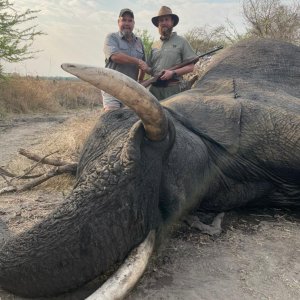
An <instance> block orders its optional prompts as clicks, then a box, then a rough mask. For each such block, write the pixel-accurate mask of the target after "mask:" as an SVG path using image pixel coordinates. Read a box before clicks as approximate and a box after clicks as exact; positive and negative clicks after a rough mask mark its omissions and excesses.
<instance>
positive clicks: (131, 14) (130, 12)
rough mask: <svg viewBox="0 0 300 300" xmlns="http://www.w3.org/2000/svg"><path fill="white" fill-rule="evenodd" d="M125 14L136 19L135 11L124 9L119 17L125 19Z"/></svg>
mask: <svg viewBox="0 0 300 300" xmlns="http://www.w3.org/2000/svg"><path fill="white" fill-rule="evenodd" d="M124 14H129V15H130V16H131V17H132V18H133V19H134V14H133V11H132V10H131V9H129V8H123V9H121V11H120V14H119V17H123V15H124Z"/></svg>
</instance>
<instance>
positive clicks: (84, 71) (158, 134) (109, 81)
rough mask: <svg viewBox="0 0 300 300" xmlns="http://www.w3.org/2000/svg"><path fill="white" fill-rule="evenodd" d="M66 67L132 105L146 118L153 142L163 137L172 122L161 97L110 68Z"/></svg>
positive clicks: (74, 65)
mask: <svg viewBox="0 0 300 300" xmlns="http://www.w3.org/2000/svg"><path fill="white" fill-rule="evenodd" d="M61 67H62V69H63V70H65V71H66V72H69V73H71V74H73V75H75V76H77V77H78V78H80V79H82V80H84V81H87V82H89V83H90V84H92V85H94V86H95V87H97V88H99V89H101V90H103V91H105V92H107V93H108V94H110V95H112V96H114V97H116V98H117V99H119V100H120V101H122V102H123V103H124V104H125V105H127V106H128V107H130V108H131V109H132V110H133V111H134V112H135V113H136V114H137V115H138V116H139V117H140V119H141V120H142V122H143V125H144V128H145V131H146V135H147V137H148V139H150V140H152V141H161V140H163V139H164V138H165V137H166V135H167V132H168V121H167V118H166V116H165V113H164V110H163V108H162V106H161V105H160V103H159V102H158V100H157V99H156V98H155V97H154V96H153V95H152V94H151V93H150V92H149V91H148V90H147V89H146V88H144V87H143V86H142V85H141V84H139V83H137V82H136V81H135V80H133V79H131V78H130V77H128V76H126V75H124V74H122V73H120V72H117V71H115V70H111V69H107V68H96V67H89V66H84V65H78V64H68V63H66V64H62V65H61Z"/></svg>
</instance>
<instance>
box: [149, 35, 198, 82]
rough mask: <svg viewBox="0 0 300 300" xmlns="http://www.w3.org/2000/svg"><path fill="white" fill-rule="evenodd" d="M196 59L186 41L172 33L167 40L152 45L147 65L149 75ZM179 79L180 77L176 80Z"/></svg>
mask: <svg viewBox="0 0 300 300" xmlns="http://www.w3.org/2000/svg"><path fill="white" fill-rule="evenodd" d="M196 57H197V55H196V54H195V52H194V50H193V49H192V47H191V46H190V44H189V43H188V41H187V40H186V39H185V38H183V37H181V36H179V35H177V34H176V32H173V33H172V35H171V37H170V38H169V39H168V40H159V41H158V42H156V43H154V44H153V46H152V49H151V54H150V57H149V59H148V61H147V64H148V66H149V67H150V68H151V69H152V70H151V73H152V74H151V75H156V74H158V73H159V72H161V71H162V70H164V69H169V68H171V67H173V66H174V65H176V64H179V63H182V62H183V61H184V60H187V59H190V58H196ZM180 78H181V76H180V77H178V78H177V79H180Z"/></svg>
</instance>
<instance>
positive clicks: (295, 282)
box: [0, 115, 300, 300]
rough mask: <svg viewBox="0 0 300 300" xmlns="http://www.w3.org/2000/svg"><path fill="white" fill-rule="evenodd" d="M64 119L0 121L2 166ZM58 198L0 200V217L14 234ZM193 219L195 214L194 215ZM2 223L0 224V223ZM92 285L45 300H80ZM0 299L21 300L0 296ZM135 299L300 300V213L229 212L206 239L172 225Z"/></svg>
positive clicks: (35, 193) (26, 195) (5, 294)
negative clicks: (218, 233) (216, 234)
mask: <svg viewBox="0 0 300 300" xmlns="http://www.w3.org/2000/svg"><path fill="white" fill-rule="evenodd" d="M66 118H68V115H63V116H56V117H50V116H39V117H37V116H36V117H26V118H22V119H15V120H12V121H10V122H0V165H1V166H5V165H6V163H7V162H8V161H9V160H10V159H11V158H12V157H13V156H14V155H15V153H16V152H17V150H18V148H20V147H23V148H26V147H27V148H30V146H31V145H34V144H36V143H39V142H40V138H41V136H42V135H44V134H45V132H49V130H50V131H51V130H58V129H59V126H61V123H62V122H64V120H65V119H66ZM62 199H63V195H62V193H58V192H55V193H54V192H53V193H49V192H48V193H45V192H43V191H39V190H37V191H33V192H30V193H21V194H10V195H2V196H0V217H1V219H2V220H3V221H4V223H5V224H6V225H7V226H8V227H9V229H10V230H11V231H13V232H15V233H17V232H19V231H20V230H24V228H26V227H29V226H30V225H31V224H32V223H33V222H37V221H38V220H40V219H42V218H43V217H44V216H45V215H47V214H48V213H49V212H51V211H52V210H53V209H55V207H56V206H57V205H59V203H60V201H62ZM198 214H199V213H198ZM0 225H1V224H0ZM97 285H98V279H96V280H94V281H93V282H91V283H89V284H88V285H86V286H85V287H83V288H81V289H80V290H78V291H74V292H73V293H68V294H65V295H62V296H60V297H56V298H51V299H57V300H60V299H72V300H77V299H84V298H85V297H87V296H88V295H89V294H91V293H92V292H93V290H94V289H95V288H96V287H97ZM0 299H1V300H8V299H15V300H21V299H22V298H20V297H16V296H14V295H12V294H10V293H8V292H6V291H3V290H0ZM137 299H162V300H164V299H207V300H212V299H214V300H218V299H220V300H221V299H222V300H223V299H232V300H234V299H237V300H238V299H239V300H240V299H243V300H246V299H278V300H279V299H280V300H282V299H295V300H296V299H300V214H299V212H294V211H291V210H277V209H266V210H252V211H231V212H228V213H227V214H226V215H225V218H224V224H223V233H222V234H221V236H219V237H210V236H208V235H205V234H201V233H199V232H197V231H196V230H195V229H190V228H188V227H187V225H185V224H184V223H180V224H176V225H174V227H173V231H172V233H170V234H169V236H168V238H165V239H163V242H162V244H161V246H160V247H159V248H158V249H157V251H156V253H155V255H154V256H153V258H152V260H151V262H150V264H149V266H148V268H147V271H146V273H145V274H144V276H143V277H142V279H141V280H140V282H139V283H138V285H137V286H136V287H135V289H134V290H133V291H132V292H131V294H130V295H129V296H128V297H127V300H137Z"/></svg>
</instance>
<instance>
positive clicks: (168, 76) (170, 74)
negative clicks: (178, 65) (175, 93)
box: [159, 70, 174, 80]
mask: <svg viewBox="0 0 300 300" xmlns="http://www.w3.org/2000/svg"><path fill="white" fill-rule="evenodd" d="M173 76H174V71H170V70H164V71H163V74H162V75H161V76H160V78H159V79H161V80H169V79H171V78H173Z"/></svg>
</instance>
